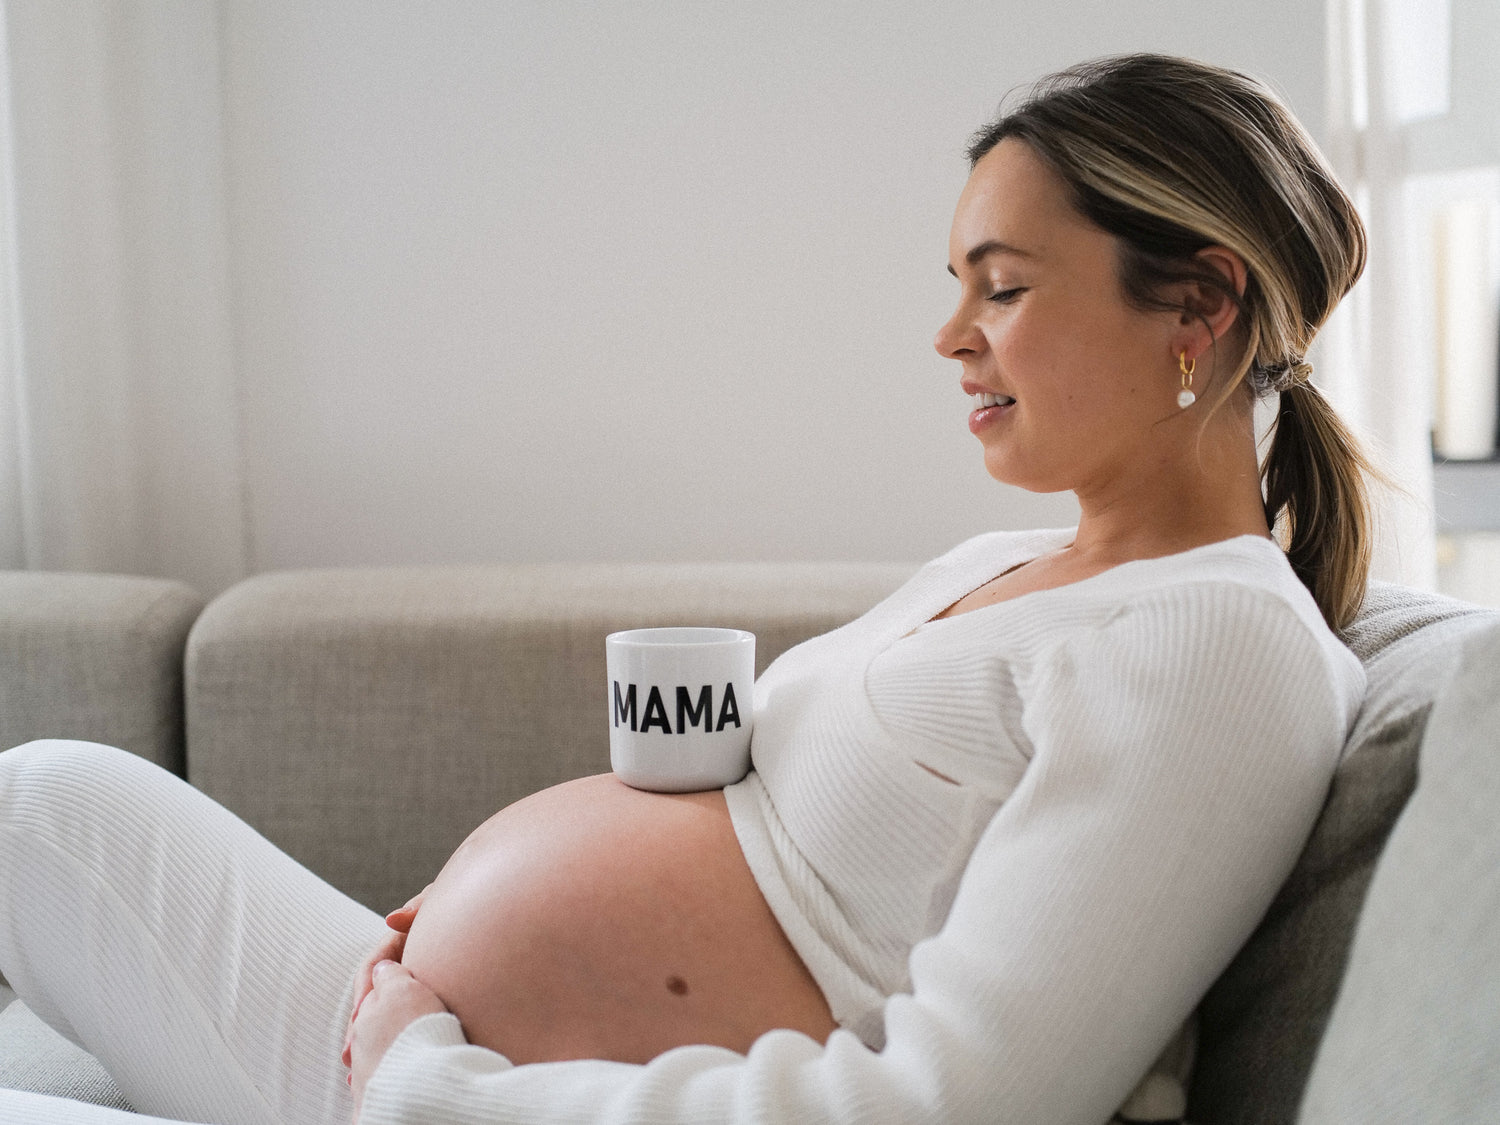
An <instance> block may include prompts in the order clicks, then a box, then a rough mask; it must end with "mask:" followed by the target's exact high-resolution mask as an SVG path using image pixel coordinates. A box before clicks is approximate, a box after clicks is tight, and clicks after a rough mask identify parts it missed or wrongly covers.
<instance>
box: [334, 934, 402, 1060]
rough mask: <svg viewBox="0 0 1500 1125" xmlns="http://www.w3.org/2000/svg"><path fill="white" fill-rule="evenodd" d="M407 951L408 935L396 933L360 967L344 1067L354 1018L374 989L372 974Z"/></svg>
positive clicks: (345, 1049) (356, 980)
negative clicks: (376, 967) (383, 962)
mask: <svg viewBox="0 0 1500 1125" xmlns="http://www.w3.org/2000/svg"><path fill="white" fill-rule="evenodd" d="M405 951H406V935H405V934H403V933H394V934H391V935H390V936H389V937H387V938H386V939H385V940H384V941H382V942H381V943H380V944H379V945H377V946H376V947H375V948H374V949H373V950H372V951H371V952H370V955H369V956H368V957H366V958H365V959H364V961H363V963H361V965H360V966H359V972H358V974H357V975H356V976H355V980H354V1006H353V1008H352V1009H351V1010H350V1012H349V1027H348V1029H347V1030H346V1031H345V1032H344V1052H343V1059H344V1065H345V1066H348V1065H349V1050H350V1044H351V1043H352V1042H353V1036H354V1017H355V1016H356V1015H358V1014H359V1006H360V1005H361V1004H363V1003H364V1002H365V997H366V996H368V995H369V994H370V989H371V988H373V987H374V981H373V977H372V974H373V972H374V969H375V966H376V965H377V964H379V963H380V962H381V961H399V960H401V954H402V953H404V952H405Z"/></svg>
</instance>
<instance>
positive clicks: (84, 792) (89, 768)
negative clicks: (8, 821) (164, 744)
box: [0, 738, 170, 811]
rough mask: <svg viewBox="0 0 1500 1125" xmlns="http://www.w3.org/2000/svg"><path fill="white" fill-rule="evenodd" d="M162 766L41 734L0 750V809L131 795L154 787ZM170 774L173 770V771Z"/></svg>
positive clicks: (71, 804)
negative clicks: (31, 739)
mask: <svg viewBox="0 0 1500 1125" xmlns="http://www.w3.org/2000/svg"><path fill="white" fill-rule="evenodd" d="M164 772H165V771H163V770H161V768H160V767H159V766H156V765H154V764H153V763H151V762H148V761H147V760H146V759H144V758H142V757H140V756H139V755H136V754H132V753H131V752H130V751H128V750H121V749H119V748H118V747H115V746H105V745H104V744H103V743H99V742H83V741H80V740H77V739H65V738H42V739H37V740H35V741H33V742H26V743H22V744H21V745H20V746H16V747H14V748H12V749H10V750H6V751H4V752H3V753H0V809H4V808H6V807H10V808H11V809H12V811H15V809H16V807H17V802H24V803H25V804H26V805H27V806H29V807H35V806H36V805H38V804H46V803H48V802H49V801H57V802H62V803H63V804H64V807H66V808H77V807H78V806H79V805H80V804H84V805H88V804H94V803H97V802H105V803H108V802H114V801H118V800H120V799H122V798H126V799H128V797H129V794H131V793H132V791H137V790H139V789H140V787H141V786H147V787H150V786H151V785H152V784H153V783H154V782H155V780H156V779H155V778H154V777H153V774H160V773H164ZM169 776H170V775H169Z"/></svg>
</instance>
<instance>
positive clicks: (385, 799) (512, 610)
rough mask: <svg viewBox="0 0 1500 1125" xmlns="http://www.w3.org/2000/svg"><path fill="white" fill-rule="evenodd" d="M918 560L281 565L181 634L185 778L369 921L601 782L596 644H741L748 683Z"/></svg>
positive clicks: (601, 695)
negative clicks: (633, 631) (475, 838)
mask: <svg viewBox="0 0 1500 1125" xmlns="http://www.w3.org/2000/svg"><path fill="white" fill-rule="evenodd" d="M913 569H914V568H912V567H905V566H888V565H852V564H851V565H847V566H845V565H831V564H826V563H820V564H806V565H800V564H763V565H752V564H735V565H730V564H717V565H716V564H704V565H675V566H614V565H610V566H533V567H484V568H472V569H463V568H456V569H455V568H439V567H420V568H413V569H370V570H342V571H339V570H333V571H303V572H284V573H278V574H268V575H263V576H261V577H258V578H253V579H251V580H249V581H247V582H244V583H241V584H240V585H239V586H236V587H235V588H233V589H232V590H230V591H229V592H228V593H226V594H224V595H223V596H222V597H220V598H219V599H218V600H217V601H215V602H214V603H213V604H212V605H210V606H209V608H208V609H207V610H205V611H204V613H203V615H202V616H201V618H200V619H199V620H198V623H197V625H196V626H195V627H194V629H193V632H192V635H191V637H190V638H189V641H188V652H187V730H188V745H189V747H190V750H189V754H188V763H187V771H188V772H187V777H188V780H189V781H191V782H192V783H193V784H194V785H196V786H198V787H199V788H200V789H202V790H203V791H204V792H206V793H207V794H208V795H209V796H211V797H213V798H215V799H216V800H218V801H220V802H222V803H223V804H225V805H227V806H228V807H229V808H230V809H232V810H233V811H234V812H236V813H238V814H239V815H240V816H242V817H244V818H245V819H246V820H247V821H249V822H250V823H251V824H252V825H254V826H255V827H256V828H257V829H259V830H260V831H261V832H263V833H264V834H265V835H266V836H268V837H269V838H270V839H271V840H272V841H273V842H274V843H276V844H278V845H280V846H281V847H282V848H283V849H285V850H286V851H287V852H289V853H290V854H291V855H292V856H293V857H294V858H296V859H298V860H300V861H301V862H302V863H304V864H306V865H307V866H309V867H311V868H312V869H313V870H314V871H316V872H317V873H318V874H319V875H321V876H323V877H324V878H325V879H327V880H328V881H329V882H331V883H333V884H334V885H335V886H337V887H339V888H340V889H341V890H343V891H345V892H346V893H348V894H350V895H352V896H353V897H354V898H356V899H358V900H359V901H361V902H363V903H365V904H366V905H368V906H370V907H372V908H373V909H375V910H378V911H382V912H383V911H386V910H390V909H393V908H394V907H396V906H398V905H400V904H401V903H402V902H405V901H406V899H407V898H409V897H410V896H411V895H412V894H414V893H415V892H417V891H418V890H420V889H421V888H422V887H423V886H425V885H426V884H427V883H428V882H429V881H431V879H432V878H433V877H434V876H435V875H436V874H437V872H438V870H439V869H440V868H441V866H442V864H443V862H444V861H445V860H446V859H447V858H448V856H449V855H450V854H451V853H452V852H453V850H454V849H455V848H456V847H457V846H458V844H459V843H460V842H462V840H463V838H464V837H465V836H466V835H467V834H468V833H469V832H470V831H472V830H473V829H474V828H475V827H476V826H477V825H478V824H479V823H480V822H481V821H483V820H484V819H485V818H487V817H488V816H489V815H490V814H492V813H493V812H495V811H496V810H497V809H499V808H501V807H503V806H504V805H506V804H509V803H510V802H512V801H514V800H517V799H518V798H520V797H523V796H526V795H527V794H529V793H533V792H535V791H537V790H539V789H542V788H544V787H546V786H549V785H554V784H557V783H559V782H561V781H565V780H568V779H570V778H573V777H579V776H582V775H585V774H590V773H601V772H604V771H607V770H608V769H609V747H608V734H607V695H606V693H605V688H604V685H605V674H604V637H605V634H606V633H609V632H611V631H613V630H616V629H625V628H634V627H638V626H647V625H727V626H734V627H738V628H743V629H749V630H750V631H751V632H753V633H755V634H756V637H757V643H756V658H757V659H756V663H757V672H759V671H760V670H761V669H763V668H764V667H765V666H766V665H767V664H768V663H770V661H771V659H772V658H773V657H775V656H776V655H777V654H779V653H780V652H781V651H782V650H784V649H786V648H788V647H790V646H791V645H793V644H795V643H797V642H799V641H801V640H803V639H805V638H807V637H809V636H812V635H814V634H816V633H821V632H824V631H826V630H828V629H831V628H833V627H835V626H837V625H840V624H842V623H844V622H845V621H847V620H850V619H852V618H854V617H856V616H858V615H859V614H860V613H862V612H863V611H864V610H866V609H868V608H869V607H870V606H871V605H873V604H874V603H875V602H876V601H878V600H879V599H880V598H882V597H883V596H885V595H886V594H887V593H889V592H890V591H891V590H893V589H895V588H896V586H898V585H899V584H900V583H901V582H902V581H903V580H904V579H905V578H906V577H907V576H909V575H910V573H911V572H912V570H913Z"/></svg>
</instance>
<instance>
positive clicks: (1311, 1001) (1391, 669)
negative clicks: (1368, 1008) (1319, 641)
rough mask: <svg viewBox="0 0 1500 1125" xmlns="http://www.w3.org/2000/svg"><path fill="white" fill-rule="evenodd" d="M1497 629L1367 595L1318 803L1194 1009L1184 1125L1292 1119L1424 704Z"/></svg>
mask: <svg viewBox="0 0 1500 1125" xmlns="http://www.w3.org/2000/svg"><path fill="white" fill-rule="evenodd" d="M1496 621H1500V613H1495V612H1493V611H1489V610H1482V609H1478V608H1477V607H1475V606H1473V605H1470V604H1468V603H1465V602H1459V601H1455V600H1453V599H1451V598H1444V597H1441V596H1439V595H1435V594H1425V593H1422V592H1420V591H1417V590H1413V589H1410V588H1408V587H1403V586H1395V585H1390V584H1387V583H1378V582H1377V583H1372V584H1371V587H1370V591H1369V594H1368V596H1367V598H1366V601H1365V606H1364V608H1363V610H1362V611H1361V614H1360V617H1359V619H1358V620H1357V621H1355V622H1354V624H1353V625H1351V627H1350V628H1349V630H1348V631H1347V632H1346V634H1345V637H1344V639H1345V642H1346V643H1347V644H1348V645H1349V647H1350V648H1351V649H1353V650H1354V652H1355V654H1356V655H1357V656H1359V657H1360V659H1361V660H1362V661H1364V663H1365V671H1366V674H1367V675H1368V678H1369V686H1368V690H1367V694H1366V698H1365V704H1364V706H1363V708H1362V709H1361V711H1360V715H1359V718H1358V720H1357V721H1356V723H1355V728H1354V731H1353V733H1352V734H1351V736H1350V740H1349V744H1348V747H1347V749H1346V751H1345V756H1344V759H1343V761H1342V763H1341V765H1340V767H1339V769H1338V772H1337V773H1336V774H1335V776H1334V781H1333V786H1332V789H1331V791H1330V793H1329V796H1328V801H1327V804H1326V805H1325V806H1324V809H1323V813H1322V815H1321V816H1320V817H1319V820H1318V823H1317V825H1316V826H1315V827H1314V829H1313V834H1312V836H1311V837H1310V839H1309V840H1308V843H1307V846H1306V848H1305V849H1304V851H1303V853H1302V856H1301V858H1300V859H1299V860H1298V862H1297V866H1296V868H1295V869H1294V870H1293V872H1292V874H1291V876H1290V877H1289V878H1288V880H1287V882H1286V884H1285V885H1284V886H1283V887H1282V890H1281V893H1280V894H1279V895H1278V896H1277V898H1276V900H1275V902H1273V903H1272V905H1271V907H1270V909H1269V910H1268V911H1267V913H1266V917H1265V919H1264V920H1263V921H1262V923H1261V925H1260V927H1259V928H1258V929H1257V930H1256V932H1255V934H1254V935H1253V936H1252V937H1251V939H1250V941H1249V942H1248V943H1247V944H1246V946H1245V948H1244V949H1243V950H1241V952H1240V953H1239V955H1238V956H1237V957H1236V958H1235V960H1234V961H1233V962H1232V963H1231V964H1230V966H1229V968H1228V969H1227V970H1226V971H1225V972H1224V974H1223V975H1222V976H1221V977H1220V978H1219V980H1218V982H1217V983H1215V985H1214V987H1213V988H1212V989H1210V991H1209V993H1208V995H1207V996H1206V997H1205V998H1204V1001H1203V1004H1202V1005H1201V1007H1200V1008H1199V1020H1200V1022H1199V1054H1198V1060H1197V1067H1196V1070H1195V1072H1194V1078H1193V1086H1192V1089H1191V1091H1190V1096H1189V1103H1188V1118H1189V1120H1191V1121H1193V1122H1194V1123H1195V1125H1270V1123H1281V1122H1291V1121H1293V1120H1294V1119H1295V1118H1296V1114H1297V1105H1298V1101H1299V1099H1300V1097H1301V1094H1302V1090H1303V1087H1304V1086H1305V1084H1306V1081H1307V1075H1308V1072H1309V1071H1310V1070H1311V1068H1312V1062H1313V1056H1314V1054H1315V1052H1316V1051H1317V1046H1318V1040H1319V1039H1320V1037H1321V1036H1322V1034H1323V1030H1324V1027H1325V1026H1326V1024H1327V1020H1328V1014H1329V1012H1330V1010H1331V1009H1332V1007H1333V1001H1334V997H1335V995H1336V993H1337V990H1338V985H1339V980H1340V978H1341V976H1342V975H1343V971H1344V965H1345V962H1346V960H1347V957H1348V950H1349V945H1350V942H1351V941H1352V939H1353V934H1354V926H1355V923H1356V921H1357V919H1358V915H1359V910H1360V906H1361V904H1362V902H1363V901H1364V896H1365V891H1366V889H1367V887H1368V885H1369V882H1370V877H1371V875H1372V873H1373V871H1374V865H1375V860H1376V858H1377V856H1378V855H1379V854H1380V850H1381V848H1382V847H1383V846H1384V844H1385V841H1386V837H1387V836H1388V835H1389V833H1390V831H1391V827H1392V825H1393V824H1394V823H1395V821H1396V818H1397V816H1399V815H1400V813H1401V809H1402V808H1403V807H1404V806H1405V804H1406V801H1407V798H1408V797H1409V796H1410V795H1411V791H1412V788H1413V786H1414V784H1415V781H1416V763H1417V751H1418V747H1419V746H1420V744H1421V740H1422V736H1423V732H1424V730H1425V728H1426V724H1427V716H1428V712H1429V711H1430V709H1431V707H1432V700H1433V696H1434V694H1435V693H1436V692H1437V691H1438V690H1439V688H1440V687H1441V686H1442V684H1443V683H1444V682H1445V681H1446V680H1447V679H1448V677H1449V676H1450V675H1451V673H1452V670H1453V668H1454V666H1455V664H1456V663H1457V661H1458V654H1459V650H1460V647H1461V642H1462V640H1463V638H1465V637H1466V636H1468V635H1469V634H1471V633H1473V632H1474V631H1475V630H1478V629H1483V628H1484V627H1485V626H1486V625H1487V624H1491V623H1494V622H1496Z"/></svg>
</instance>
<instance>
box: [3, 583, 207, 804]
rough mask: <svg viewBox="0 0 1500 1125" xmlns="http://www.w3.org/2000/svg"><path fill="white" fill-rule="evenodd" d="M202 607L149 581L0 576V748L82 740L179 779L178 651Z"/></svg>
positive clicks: (184, 591) (185, 592) (169, 586)
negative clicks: (134, 757) (153, 765)
mask: <svg viewBox="0 0 1500 1125" xmlns="http://www.w3.org/2000/svg"><path fill="white" fill-rule="evenodd" d="M202 608H203V599H202V598H201V597H200V596H199V595H198V594H197V593H195V592H194V591H193V590H191V589H189V588H188V587H187V586H184V585H182V584H181V583H180V582H170V581H166V580H163V579H158V578H135V577H128V576H123V575H105V574H48V573H39V572H33V571H6V572H0V749H4V748H7V747H10V746H16V745H19V744H20V743H22V742H29V741H31V740H32V739H35V738H79V739H86V740H88V741H92V742H105V743H109V744H110V745H114V746H119V747H122V748H124V749H126V750H130V751H132V752H133V753H136V754H139V755H141V757H143V758H148V759H150V760H151V761H153V762H156V763H157V764H158V765H161V766H165V767H166V768H167V769H169V770H171V771H173V772H174V773H177V774H179V775H181V774H182V772H183V726H182V712H183V703H182V660H183V650H184V647H185V644H186V641H187V635H188V630H189V628H190V627H191V625H192V623H193V621H194V620H195V619H196V618H197V616H198V613H199V611H200V610H201V609H202Z"/></svg>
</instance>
